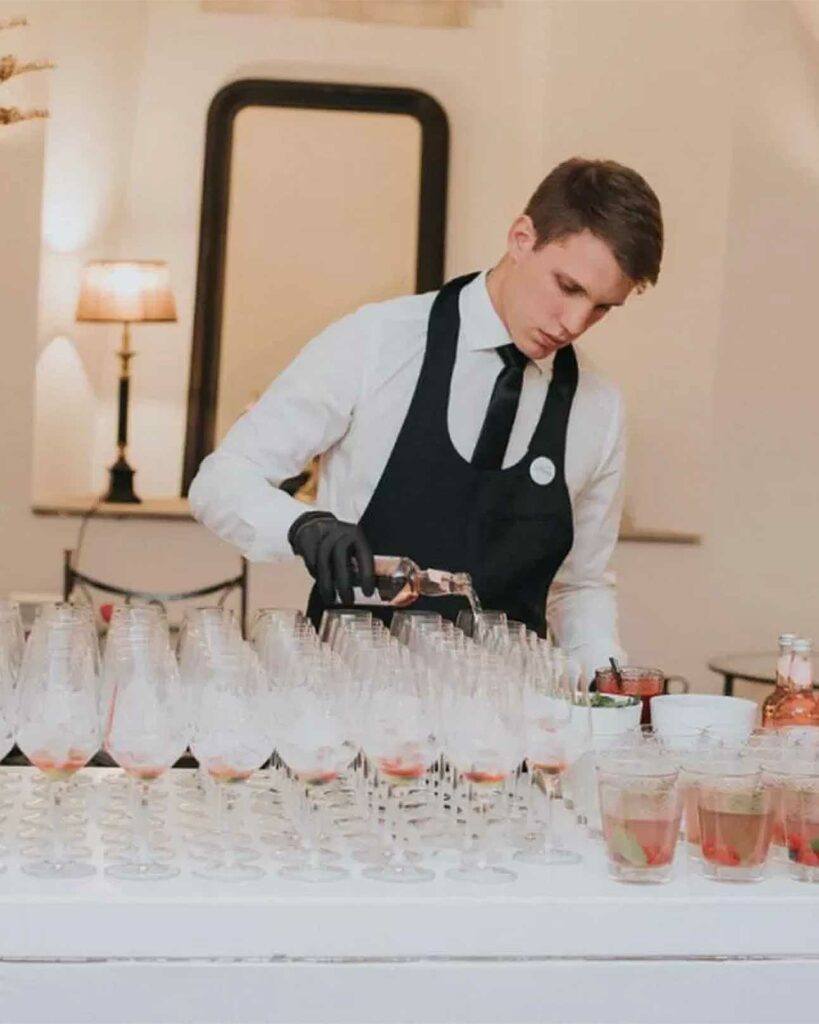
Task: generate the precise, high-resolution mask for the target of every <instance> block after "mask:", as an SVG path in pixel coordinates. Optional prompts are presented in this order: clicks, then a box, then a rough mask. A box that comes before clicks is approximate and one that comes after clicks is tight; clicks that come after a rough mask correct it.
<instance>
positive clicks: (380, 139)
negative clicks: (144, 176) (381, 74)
mask: <svg viewBox="0 0 819 1024" xmlns="http://www.w3.org/2000/svg"><path fill="white" fill-rule="evenodd" d="M448 154H449V129H448V124H447V118H446V114H445V113H444V111H443V109H442V108H441V106H440V105H439V104H438V103H437V101H436V100H434V99H433V98H432V97H431V96H429V95H428V94H426V93H423V92H420V91H418V90H415V89H405V88H393V87H387V86H368V85H345V84H337V83H324V82H296V81H281V80H265V79H245V80H242V81H237V82H232V83H231V84H229V85H227V86H225V87H224V88H223V89H221V90H220V91H219V92H218V93H217V95H216V96H215V97H214V99H213V101H212V103H211V106H210V110H209V113H208V121H207V133H206V144H205V167H204V181H203V194H202V213H201V219H200V237H199V262H198V270H197V281H196V302H195V312H194V327H193V345H192V352H191V368H190V379H189V387H188V407H187V427H186V435H185V454H184V463H183V471H182V494H183V495H185V494H187V492H188V487H189V486H190V483H191V481H192V479H193V477H194V476H195V474H196V471H197V469H198V467H199V464H200V462H201V461H202V459H203V458H204V457H205V456H206V455H207V454H208V453H209V452H211V451H212V450H213V448H214V447H215V446H216V445H217V444H218V442H219V440H220V439H221V437H222V436H223V435H224V433H225V432H226V431H227V429H228V428H229V427H230V425H231V423H233V422H234V421H235V419H236V418H238V416H240V415H241V414H242V412H243V411H244V410H245V409H246V408H247V407H248V406H249V405H250V404H252V403H253V401H255V400H256V398H258V396H259V394H260V393H261V390H263V389H264V387H266V386H267V384H268V383H269V382H270V381H271V380H272V379H273V378H274V377H275V376H276V375H277V373H279V372H280V371H281V370H282V369H284V367H285V366H286V365H287V364H288V363H289V362H290V361H291V360H292V358H293V357H294V356H295V355H296V354H297V352H298V351H299V349H300V348H301V347H302V345H304V344H305V342H307V341H308V340H309V339H310V338H311V337H313V336H314V335H315V334H317V333H318V332H319V331H320V330H321V329H322V328H323V327H324V326H326V325H327V324H328V323H330V322H332V321H333V320H335V319H338V318H339V317H340V316H343V315H344V314H345V313H348V312H351V311H352V310H353V309H355V308H356V307H357V306H360V305H362V304H363V303H365V302H373V301H379V300H382V299H387V298H391V297H393V296H397V295H402V294H407V293H409V292H412V291H413V290H414V291H416V292H424V291H430V290H433V289H436V288H439V287H440V286H441V284H442V283H443V273H444V244H445V230H446V196H447V172H448Z"/></svg>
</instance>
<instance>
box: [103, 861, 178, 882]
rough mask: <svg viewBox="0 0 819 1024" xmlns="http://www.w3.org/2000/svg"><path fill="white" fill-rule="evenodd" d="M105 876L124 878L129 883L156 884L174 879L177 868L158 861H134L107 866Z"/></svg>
mask: <svg viewBox="0 0 819 1024" xmlns="http://www.w3.org/2000/svg"><path fill="white" fill-rule="evenodd" d="M105 874H106V875H109V876H110V877H111V878H124V879H125V880H126V881H129V882H157V881H159V880H160V879H163V878H176V876H177V875H178V874H179V868H175V867H172V866H171V865H170V864H161V863H159V861H146V862H145V863H138V862H136V861H133V862H130V863H129V862H126V863H123V864H109V865H108V867H107V868H106V869H105Z"/></svg>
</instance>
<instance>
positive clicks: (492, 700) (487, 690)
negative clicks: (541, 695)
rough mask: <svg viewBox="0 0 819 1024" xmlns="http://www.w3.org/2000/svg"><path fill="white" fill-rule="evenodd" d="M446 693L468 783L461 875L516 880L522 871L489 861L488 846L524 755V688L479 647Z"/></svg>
mask: <svg viewBox="0 0 819 1024" xmlns="http://www.w3.org/2000/svg"><path fill="white" fill-rule="evenodd" d="M450 682H451V690H450V692H449V693H448V694H447V695H446V696H445V697H444V698H443V700H442V707H443V712H442V713H443V718H442V726H441V728H442V733H443V737H444V746H445V751H446V754H447V756H448V757H449V759H450V760H451V761H452V763H453V765H454V766H455V768H456V769H457V771H458V773H459V774H460V776H461V778H462V780H463V781H464V782H465V784H466V789H467V795H466V801H465V805H464V812H465V815H466V836H465V842H464V847H463V853H462V859H461V864H460V866H459V867H457V868H452V869H450V870H449V871H448V872H447V876H448V877H450V878H454V879H456V880H458V881H466V882H481V883H484V884H489V883H498V882H510V881H512V880H514V879H515V878H516V877H517V876H516V874H515V872H514V871H510V870H509V869H508V868H504V867H500V866H498V865H492V864H490V863H489V858H488V854H487V851H486V849H485V843H484V838H485V830H486V819H487V815H488V813H489V809H490V804H491V802H492V800H493V798H494V796H495V795H496V794H497V792H498V791H499V790H500V789H501V788H502V787H503V786H504V784H505V783H506V780H507V779H508V778H509V777H510V776H511V775H513V774H514V772H515V770H516V769H517V767H518V765H520V763H521V762H522V760H523V756H524V753H525V750H524V745H523V693H522V688H521V685H520V680H519V678H517V677H516V676H515V675H514V674H513V673H509V672H508V671H507V669H506V665H505V663H504V661H503V659H502V658H500V657H498V656H493V655H491V654H489V653H488V652H487V651H484V650H482V649H481V648H480V647H476V649H475V651H474V652H473V653H472V654H471V656H467V657H464V658H463V659H462V675H461V678H459V679H453V680H451V681H450Z"/></svg>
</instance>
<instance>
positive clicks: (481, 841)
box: [473, 793, 489, 871]
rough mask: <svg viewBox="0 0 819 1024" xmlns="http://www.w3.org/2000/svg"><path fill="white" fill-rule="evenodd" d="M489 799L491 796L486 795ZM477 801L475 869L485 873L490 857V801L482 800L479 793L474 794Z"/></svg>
mask: <svg viewBox="0 0 819 1024" xmlns="http://www.w3.org/2000/svg"><path fill="white" fill-rule="evenodd" d="M486 795H487V797H488V796H489V794H488V793H487V794H486ZM473 799H474V800H475V850H474V861H475V867H476V868H477V869H478V870H479V871H483V870H485V869H486V868H487V867H488V863H489V862H488V856H487V850H486V831H487V816H488V814H489V800H488V799H487V800H482V799H481V797H480V796H479V795H478V794H477V793H473Z"/></svg>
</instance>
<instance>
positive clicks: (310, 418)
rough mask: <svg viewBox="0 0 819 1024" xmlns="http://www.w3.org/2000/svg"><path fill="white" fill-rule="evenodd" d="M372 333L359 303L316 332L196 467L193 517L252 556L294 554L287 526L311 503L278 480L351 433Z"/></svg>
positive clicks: (296, 471)
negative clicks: (350, 311)
mask: <svg viewBox="0 0 819 1024" xmlns="http://www.w3.org/2000/svg"><path fill="white" fill-rule="evenodd" d="M371 333H372V332H371V331H370V330H368V324H367V318H366V316H365V313H364V310H363V309H361V310H358V311H357V312H356V313H352V314H350V315H349V316H346V317H344V318H343V319H341V320H338V321H336V322H335V323H334V324H331V325H330V326H329V327H328V328H327V329H326V330H324V331H322V333H321V334H319V335H317V336H316V337H315V338H313V340H312V341H310V342H309V343H308V344H307V345H305V347H304V348H303V349H302V350H301V352H300V353H299V355H298V356H297V357H296V358H295V359H294V360H293V362H292V363H291V364H290V365H289V366H288V367H287V368H286V369H285V370H284V371H283V372H282V373H281V374H280V375H279V376H278V377H277V378H276V379H275V380H274V381H273V383H272V384H271V385H270V386H269V387H268V388H267V390H266V391H265V392H264V394H263V395H262V396H261V398H260V399H259V400H258V401H257V402H256V404H255V405H254V406H253V407H252V408H251V409H249V410H248V412H246V413H245V414H244V415H243V416H242V417H241V418H240V419H239V420H237V421H236V423H235V424H234V425H233V426H232V427H231V428H230V430H229V431H228V433H227V434H226V435H225V437H224V440H223V441H222V442H221V444H220V445H219V447H218V448H217V449H216V450H215V451H214V452H212V453H211V454H210V455H208V456H207V458H205V459H204V460H203V462H202V465H201V466H200V467H199V471H198V473H197V474H196V477H195V478H194V480H193V482H192V484H191V487H190V492H189V495H188V497H189V500H190V505H191V509H192V511H193V514H194V516H195V517H196V518H197V519H198V520H199V521H200V522H201V523H203V524H204V525H205V526H207V527H208V529H210V530H212V531H213V532H214V533H215V534H217V535H218V536H219V537H221V538H222V539H223V540H226V541H228V542H229V543H231V544H234V545H235V546H236V547H237V548H239V550H240V551H242V553H243V554H244V555H246V557H247V558H249V559H251V560H252V561H270V560H272V559H274V558H276V557H277V556H280V555H289V554H291V550H290V546H289V544H288V543H287V531H288V530H289V528H290V526H291V525H292V523H293V522H294V521H295V520H296V519H297V518H298V517H299V516H300V515H302V513H304V512H306V511H308V510H309V509H308V507H307V506H305V505H304V504H303V503H302V502H300V501H298V500H297V499H296V498H293V497H291V496H290V495H289V494H287V493H286V492H284V491H282V490H279V489H278V485H279V484H280V483H281V482H282V481H283V480H287V479H289V478H290V477H293V476H296V475H297V474H299V473H301V472H302V470H303V469H304V467H305V466H306V465H307V463H308V462H309V461H310V459H312V458H313V457H314V456H316V455H320V454H322V453H323V452H325V451H327V449H328V448H330V447H331V446H332V445H333V444H335V443H336V442H337V441H339V440H340V439H341V438H342V437H343V436H344V434H345V433H346V431H347V429H348V427H349V425H350V421H351V418H352V415H353V410H354V408H355V405H356V402H357V401H358V397H359V390H360V387H361V380H362V377H363V370H364V367H365V366H366V365H367V355H368V347H369V343H370V337H371Z"/></svg>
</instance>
